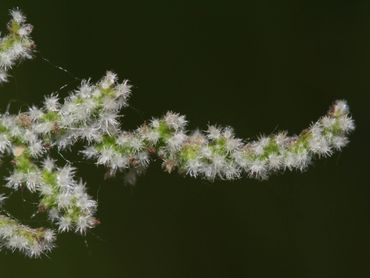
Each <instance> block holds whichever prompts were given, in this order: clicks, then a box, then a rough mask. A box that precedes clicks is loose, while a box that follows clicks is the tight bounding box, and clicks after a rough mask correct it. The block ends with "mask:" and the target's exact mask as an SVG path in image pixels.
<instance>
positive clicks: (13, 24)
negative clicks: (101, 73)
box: [0, 9, 34, 84]
mask: <svg viewBox="0 0 370 278" xmlns="http://www.w3.org/2000/svg"><path fill="white" fill-rule="evenodd" d="M10 15H11V17H12V19H11V20H10V22H9V23H8V34H7V35H6V36H4V37H1V36H0V84H1V83H4V82H6V81H7V80H8V70H9V69H11V68H12V67H13V66H14V65H15V64H16V63H17V62H18V61H19V60H22V59H30V58H31V57H32V49H33V47H34V42H33V41H32V39H31V38H30V34H31V31H32V25H30V24H27V23H26V17H25V16H24V15H23V14H22V13H21V11H19V10H18V9H15V10H12V11H10Z"/></svg>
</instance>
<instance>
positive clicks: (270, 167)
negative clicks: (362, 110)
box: [0, 11, 354, 256]
mask: <svg viewBox="0 0 370 278" xmlns="http://www.w3.org/2000/svg"><path fill="white" fill-rule="evenodd" d="M11 14H12V17H13V19H12V21H11V23H10V26H13V27H12V28H10V30H13V31H12V32H11V35H9V36H10V37H12V39H10V37H9V38H8V39H7V40H8V41H9V42H6V41H7V40H6V39H5V38H4V39H2V43H1V44H0V61H2V62H0V69H7V68H10V66H11V63H9V64H8V66H4V61H5V59H4V58H1V57H5V56H6V55H8V56H9V55H10V56H11V57H12V58H11V59H10V60H11V61H12V62H14V61H15V60H16V59H18V58H21V57H28V55H29V54H30V52H29V51H30V49H31V48H30V46H31V45H32V41H31V39H30V38H29V37H28V35H29V31H30V30H31V27H29V25H25V24H24V17H23V16H22V15H21V13H20V12H19V11H13V12H12V13H11ZM23 29H25V30H23ZM21 30H22V31H21ZM17 43H18V44H21V45H23V46H24V52H22V53H23V54H22V55H20V54H19V55H18V54H17V55H15V54H14V53H21V52H14V50H13V52H12V51H11V49H13V48H14V47H15V46H14V45H15V44H17ZM5 45H6V46H7V47H5ZM26 46H29V48H27V47H26ZM22 49H23V48H22ZM10 53H13V54H10ZM25 53H26V54H25ZM1 55H2V56H1ZM12 55H14V56H12ZM1 59H3V60H1ZM1 63H2V64H1ZM5 79H6V78H3V80H4V81H5ZM130 93H131V91H130V85H129V84H128V82H127V81H126V80H124V81H123V82H119V81H118V78H117V76H116V74H114V73H112V72H107V74H106V75H105V76H104V77H103V78H102V79H101V80H100V81H98V82H97V83H92V82H91V81H90V80H86V81H83V82H82V84H81V86H80V87H79V88H78V89H77V90H76V91H74V92H72V93H71V94H70V95H69V96H68V97H66V98H65V99H63V100H61V99H59V97H58V95H56V94H53V95H50V96H47V97H46V98H45V100H44V102H43V105H42V106H41V107H36V106H32V107H30V108H29V109H28V110H27V111H24V112H19V113H18V114H14V115H12V114H8V113H6V114H3V115H0V157H1V158H7V159H4V162H6V161H10V165H9V167H10V168H11V170H10V172H9V175H8V176H7V177H5V178H4V179H5V181H6V183H5V186H4V188H7V189H8V190H13V191H17V190H21V189H27V190H28V191H30V192H32V193H34V194H37V195H38V197H39V202H38V206H37V212H38V213H42V212H45V213H47V215H48V218H49V220H50V222H51V224H53V225H54V226H55V227H56V231H54V230H52V229H46V228H38V229H34V228H30V227H27V226H25V225H23V224H21V223H19V222H18V221H17V220H15V219H13V218H12V217H11V216H9V215H8V214H6V213H0V244H1V246H3V247H5V248H8V249H10V250H13V251H14V250H19V251H21V252H23V253H25V254H27V255H29V256H39V255H40V254H42V253H43V252H46V251H49V250H51V249H52V248H53V246H54V240H55V238H56V233H62V232H68V231H74V232H77V233H81V234H84V233H86V231H87V230H88V229H90V228H93V227H94V226H95V225H96V224H98V223H99V221H98V220H97V219H96V218H95V216H94V215H95V212H96V208H97V203H96V202H95V201H94V200H93V199H92V198H91V197H90V196H89V195H88V194H87V190H86V186H85V184H84V183H83V182H82V181H81V180H79V179H77V178H76V171H77V170H76V169H75V168H74V167H73V166H72V165H70V164H67V165H59V164H61V162H58V161H56V160H53V159H52V157H53V154H54V153H55V150H57V151H58V152H62V151H66V150H69V149H71V147H72V146H74V149H75V148H76V143H79V144H78V145H79V146H80V145H83V149H82V150H81V153H82V155H83V156H84V157H85V158H86V159H90V160H91V159H92V160H94V161H95V163H96V164H97V165H103V166H105V167H106V168H107V169H108V174H109V175H110V176H113V175H115V174H117V173H118V172H124V173H125V175H124V177H125V179H126V180H127V181H128V182H134V181H135V180H136V176H137V175H138V174H140V173H143V172H144V170H145V169H146V168H147V167H148V166H149V164H150V162H151V161H152V160H155V159H160V160H161V161H162V165H163V168H164V170H165V171H166V172H169V173H171V172H173V171H175V170H176V171H177V172H179V173H180V174H183V175H189V176H191V177H201V178H205V179H208V180H211V181H213V180H214V179H216V178H220V179H225V180H232V179H237V178H241V177H242V176H248V177H251V178H258V179H266V178H268V177H269V175H271V174H273V173H276V172H283V171H286V170H294V169H297V170H300V171H303V170H305V169H306V168H307V167H308V165H310V163H311V162H312V160H313V159H314V158H315V157H319V158H320V157H328V156H330V155H331V154H333V153H334V152H335V151H339V150H341V149H342V148H343V147H344V146H345V145H346V144H347V143H348V138H347V136H348V134H349V133H350V132H351V131H352V130H353V129H354V123H353V120H352V119H351V117H350V115H349V108H348V105H347V103H346V102H345V101H343V100H342V101H336V102H335V103H334V104H333V106H332V107H331V108H330V111H329V112H328V113H327V115H326V116H324V117H322V118H320V119H319V120H318V121H317V122H315V123H313V124H312V125H311V126H310V127H309V128H308V129H306V130H304V131H303V132H301V133H300V134H299V135H296V136H288V135H287V133H286V132H279V133H276V134H272V135H270V136H262V137H260V138H259V139H258V140H255V141H244V140H242V139H240V138H237V137H235V135H234V132H233V130H232V128H231V127H225V128H221V127H217V126H209V127H208V129H207V130H205V131H200V130H196V131H188V130H186V124H187V121H186V119H185V117H184V116H182V115H179V114H177V113H173V112H167V113H166V114H165V115H164V116H163V117H161V118H158V119H152V120H151V121H149V122H148V123H145V124H143V125H142V126H140V127H138V128H137V129H136V130H133V131H124V130H122V129H121V127H120V117H121V115H120V111H121V110H122V108H123V107H125V106H127V100H128V98H129V96H130ZM9 158H10V159H9ZM6 198H7V195H4V194H0V212H1V211H4V210H3V207H2V206H3V203H4V201H5V200H6Z"/></svg>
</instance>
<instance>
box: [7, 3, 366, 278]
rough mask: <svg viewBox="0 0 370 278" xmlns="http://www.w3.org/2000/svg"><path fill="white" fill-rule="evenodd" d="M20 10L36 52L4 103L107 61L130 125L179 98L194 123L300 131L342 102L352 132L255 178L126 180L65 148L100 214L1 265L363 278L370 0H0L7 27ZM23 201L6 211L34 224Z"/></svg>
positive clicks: (87, 271) (141, 274)
mask: <svg viewBox="0 0 370 278" xmlns="http://www.w3.org/2000/svg"><path fill="white" fill-rule="evenodd" d="M14 7H20V8H21V9H22V10H23V11H24V13H25V14H26V15H27V16H28V18H29V21H30V22H31V23H32V24H33V25H34V32H33V38H34V39H35V41H36V43H37V53H36V57H35V59H34V60H32V61H26V62H24V63H22V64H21V65H20V66H17V67H16V69H15V70H14V71H13V72H12V75H13V77H12V79H11V82H10V83H8V84H6V85H4V86H2V87H0V109H1V110H0V111H1V112H4V111H5V109H6V107H7V105H8V104H9V103H11V107H10V110H11V111H13V112H17V111H18V110H19V109H25V108H26V107H27V106H28V105H31V104H39V103H40V102H41V101H42V99H43V97H44V96H45V95H47V94H50V93H52V92H59V94H60V96H62V97H64V96H67V95H68V92H69V91H71V90H73V89H74V88H76V87H77V86H78V84H79V83H80V79H82V78H89V77H91V78H92V80H97V79H99V78H100V77H101V76H103V75H104V73H105V71H106V70H113V71H115V72H116V73H118V74H119V76H120V77H121V78H127V79H129V80H130V82H131V83H132V84H133V95H132V98H131V100H130V104H131V106H130V107H129V108H127V109H126V110H125V111H124V114H125V117H124V119H123V125H124V126H125V127H126V128H127V129H132V128H134V127H136V126H137V125H139V124H141V123H142V122H143V121H144V120H147V119H150V118H151V117H152V116H161V115H162V114H164V113H165V112H166V111H167V110H173V111H176V112H179V113H182V114H185V115H187V119H188V120H189V121H190V128H196V127H199V128H201V129H205V128H206V127H207V124H208V123H211V124H220V125H231V126H232V127H234V128H235V131H236V134H237V136H238V137H242V138H255V137H256V136H258V135H260V134H269V133H271V132H274V131H276V130H289V132H290V133H291V134H294V133H299V132H300V130H302V129H303V128H305V127H307V126H308V125H309V124H310V123H311V121H315V120H316V119H318V118H319V117H320V116H321V115H323V114H324V113H325V112H326V111H327V109H328V107H329V105H330V104H331V103H332V102H333V101H334V100H336V99H347V100H348V102H349V104H350V107H351V109H352V115H353V117H354V119H355V121H356V124H357V129H356V131H355V133H354V134H353V135H351V143H350V145H349V146H348V147H347V148H345V149H344V151H343V152H342V153H340V154H335V155H334V156H333V157H332V158H329V159H324V160H319V161H316V162H315V163H314V165H313V166H312V167H310V168H309V170H308V171H307V172H305V173H303V174H300V173H295V172H293V173H286V174H284V175H277V176H273V177H271V178H270V179H269V180H268V181H264V182H260V181H255V180H250V179H247V178H244V179H242V180H239V181H232V182H226V181H217V182H214V183H210V182H207V181H202V180H198V179H192V178H189V177H186V178H184V177H181V176H178V175H176V174H172V175H168V174H166V173H163V171H162V170H161V169H160V164H159V163H157V164H153V165H152V167H150V169H149V170H148V172H147V173H146V175H144V176H142V177H141V178H140V179H139V181H138V183H137V185H136V186H135V187H127V186H125V185H124V184H123V178H122V177H120V176H119V177H117V178H115V179H110V180H104V178H103V176H104V172H105V171H104V169H102V168H99V169H96V168H95V167H94V165H91V164H89V163H84V162H81V161H80V158H79V157H76V156H75V155H74V154H67V156H68V157H69V158H70V159H72V160H73V161H75V163H76V164H75V165H76V166H77V167H78V168H79V174H80V175H81V176H82V177H83V179H84V180H85V181H86V182H87V183H88V187H89V193H90V194H91V195H92V196H94V197H95V198H98V200H99V211H98V217H99V219H101V222H102V224H101V225H100V226H98V227H97V228H96V229H94V230H93V231H92V232H91V233H89V234H88V235H87V236H86V238H85V237H81V236H77V235H74V234H63V235H61V236H60V237H59V238H58V242H57V244H58V247H57V248H56V249H55V250H54V252H52V253H51V254H49V255H48V256H44V257H43V258H42V259H38V260H34V259H28V258H25V257H24V256H23V255H21V254H18V253H16V254H13V255H12V254H10V253H9V252H6V251H4V252H0V275H1V277H32V278H33V277H53V278H57V277H128V278H147V277H148V278H149V277H150V278H155V277H161V278H166V277H171V278H182V277H184V278H193V277H202V278H205V277H212V278H217V277H232V278H233V277H253V278H259V277H285V278H287V277H299V278H305V277H307V278H311V277H312V278H321V277H323V278H331V277H332V278H337V277H359V278H360V277H369V275H370V148H369V146H370V111H369V110H370V109H369V108H370V78H369V77H370V2H369V1H360V0H357V1H356V0H352V1H344V0H336V1H334V0H329V1H286V0H283V1H273V0H262V1H261V0H252V1H220V0H203V1H191V0H189V1H185V0H183V1H174V0H173V1H169V0H167V1H164V0H158V1H149V0H147V1H143V0H141V1H139V0H135V1H134V0H120V1H112V0H105V1H85V0H80V1H72V0H64V1H41V0H33V1H15V0H14V1H13V0H11V1H10V0H1V2H0V24H1V25H0V26H2V30H5V28H4V27H5V24H6V22H7V21H8V19H9V17H8V10H9V9H11V8H14ZM58 67H63V68H65V69H67V70H68V72H65V71H62V70H60V69H58ZM64 85H66V87H65V88H63V89H60V88H61V87H62V86H64ZM27 204H28V203H27V201H25V196H23V195H22V196H18V195H17V194H15V196H14V198H13V197H12V200H11V201H10V204H9V206H10V207H9V210H11V211H14V212H16V215H17V216H18V217H19V219H21V220H22V221H24V222H25V223H28V224H30V225H33V224H35V225H39V223H32V222H30V221H29V215H30V214H31V212H30V211H29V206H28V205H27ZM32 212H33V211H32Z"/></svg>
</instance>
